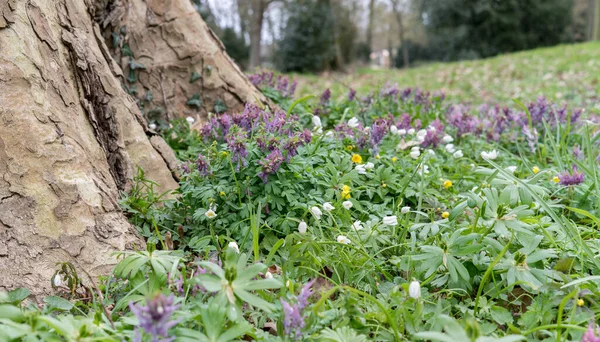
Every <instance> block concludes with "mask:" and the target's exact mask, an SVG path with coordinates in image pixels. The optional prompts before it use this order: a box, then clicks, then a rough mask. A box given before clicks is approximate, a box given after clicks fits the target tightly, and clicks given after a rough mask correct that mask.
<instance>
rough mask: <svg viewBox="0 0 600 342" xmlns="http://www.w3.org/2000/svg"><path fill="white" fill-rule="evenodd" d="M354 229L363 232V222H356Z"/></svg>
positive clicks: (353, 225)
mask: <svg viewBox="0 0 600 342" xmlns="http://www.w3.org/2000/svg"><path fill="white" fill-rule="evenodd" d="M352 228H354V229H356V230H361V229H363V226H362V222H360V221H358V220H357V221H354V223H353V224H352Z"/></svg>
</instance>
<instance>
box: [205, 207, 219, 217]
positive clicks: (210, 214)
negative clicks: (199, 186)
mask: <svg viewBox="0 0 600 342" xmlns="http://www.w3.org/2000/svg"><path fill="white" fill-rule="evenodd" d="M204 215H205V216H206V217H208V218H209V219H214V218H215V217H217V213H215V211H214V210H212V209H208V210H207V211H206V212H205V213H204Z"/></svg>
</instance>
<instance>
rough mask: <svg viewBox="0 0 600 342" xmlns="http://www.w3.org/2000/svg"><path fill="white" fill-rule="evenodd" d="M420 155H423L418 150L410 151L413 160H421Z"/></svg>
mask: <svg viewBox="0 0 600 342" xmlns="http://www.w3.org/2000/svg"><path fill="white" fill-rule="evenodd" d="M420 155H421V152H420V151H419V149H418V148H417V149H413V150H411V151H410V157H411V158H412V159H417V158H419V156H420Z"/></svg>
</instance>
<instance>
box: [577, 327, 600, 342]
mask: <svg viewBox="0 0 600 342" xmlns="http://www.w3.org/2000/svg"><path fill="white" fill-rule="evenodd" d="M581 342H600V329H598V327H597V326H596V324H595V323H590V324H589V325H588V329H587V331H586V332H585V333H584V334H583V336H582V337H581Z"/></svg>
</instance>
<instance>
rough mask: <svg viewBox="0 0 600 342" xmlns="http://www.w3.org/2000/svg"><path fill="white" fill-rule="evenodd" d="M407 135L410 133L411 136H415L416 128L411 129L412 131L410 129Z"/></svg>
mask: <svg viewBox="0 0 600 342" xmlns="http://www.w3.org/2000/svg"><path fill="white" fill-rule="evenodd" d="M406 133H408V134H410V135H413V134H415V129H414V128H411V129H409V130H408V132H406Z"/></svg>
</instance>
